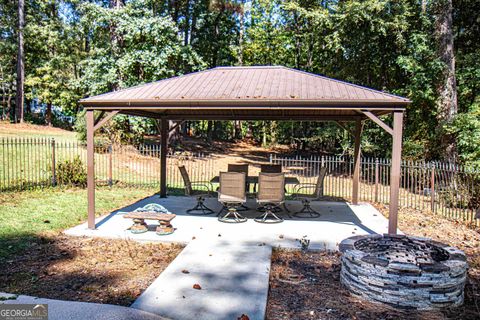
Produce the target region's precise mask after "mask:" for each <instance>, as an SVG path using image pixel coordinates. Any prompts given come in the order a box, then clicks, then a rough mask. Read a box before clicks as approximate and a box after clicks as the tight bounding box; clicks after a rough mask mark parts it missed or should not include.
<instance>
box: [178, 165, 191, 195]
mask: <svg viewBox="0 0 480 320" xmlns="http://www.w3.org/2000/svg"><path fill="white" fill-rule="evenodd" d="M178 170H180V174H181V175H182V179H183V184H184V185H185V194H186V195H187V196H190V195H192V193H193V190H192V182H191V181H190V176H189V175H188V172H187V169H185V166H178Z"/></svg>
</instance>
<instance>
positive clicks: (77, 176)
mask: <svg viewBox="0 0 480 320" xmlns="http://www.w3.org/2000/svg"><path fill="white" fill-rule="evenodd" d="M55 173H56V178H57V183H58V184H60V185H63V186H77V187H85V186H86V185H87V171H86V170H85V165H84V164H83V162H82V160H81V159H80V157H79V156H75V158H73V160H65V161H62V162H59V163H57V166H56V168H55Z"/></svg>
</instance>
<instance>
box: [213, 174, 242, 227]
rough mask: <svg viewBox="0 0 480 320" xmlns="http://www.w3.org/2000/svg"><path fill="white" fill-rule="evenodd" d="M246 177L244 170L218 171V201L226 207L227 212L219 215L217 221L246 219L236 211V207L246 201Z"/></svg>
mask: <svg viewBox="0 0 480 320" xmlns="http://www.w3.org/2000/svg"><path fill="white" fill-rule="evenodd" d="M246 179H247V177H246V175H245V173H244V172H220V188H219V190H218V201H219V202H220V203H221V204H222V205H223V207H224V208H226V209H227V213H226V214H225V215H223V216H221V217H219V218H218V221H221V222H227V223H240V222H246V221H247V218H245V217H244V216H242V215H241V214H240V213H238V211H237V208H238V207H240V206H241V205H242V204H244V203H245V202H247V194H246V192H245V182H246ZM220 214H221V212H220V213H219V215H220Z"/></svg>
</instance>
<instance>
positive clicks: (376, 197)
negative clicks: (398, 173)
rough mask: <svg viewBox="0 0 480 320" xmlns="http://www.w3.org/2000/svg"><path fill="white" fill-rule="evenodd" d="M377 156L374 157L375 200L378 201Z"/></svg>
mask: <svg viewBox="0 0 480 320" xmlns="http://www.w3.org/2000/svg"><path fill="white" fill-rule="evenodd" d="M378 167H379V163H378V158H375V202H378V180H379V172H378Z"/></svg>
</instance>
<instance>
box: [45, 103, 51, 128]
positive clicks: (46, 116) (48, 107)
mask: <svg viewBox="0 0 480 320" xmlns="http://www.w3.org/2000/svg"><path fill="white" fill-rule="evenodd" d="M45 121H46V122H47V125H48V126H49V127H51V126H52V103H51V102H49V103H47V111H46V113H45Z"/></svg>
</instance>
